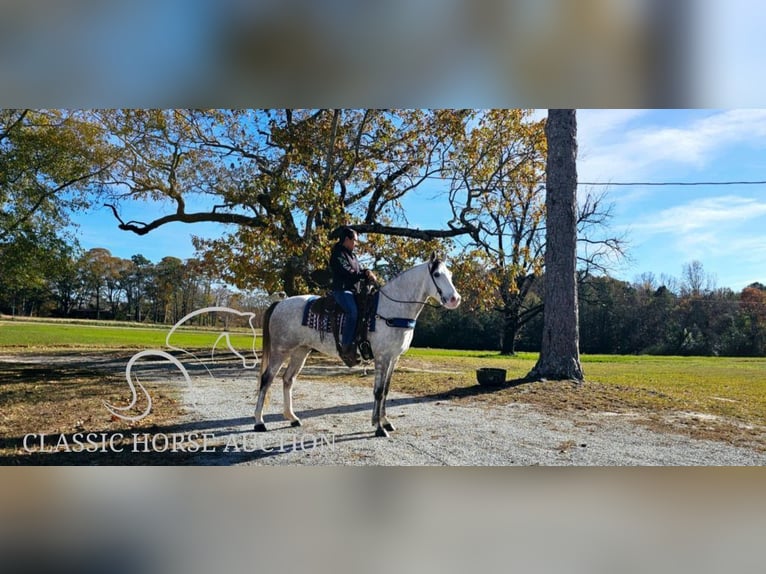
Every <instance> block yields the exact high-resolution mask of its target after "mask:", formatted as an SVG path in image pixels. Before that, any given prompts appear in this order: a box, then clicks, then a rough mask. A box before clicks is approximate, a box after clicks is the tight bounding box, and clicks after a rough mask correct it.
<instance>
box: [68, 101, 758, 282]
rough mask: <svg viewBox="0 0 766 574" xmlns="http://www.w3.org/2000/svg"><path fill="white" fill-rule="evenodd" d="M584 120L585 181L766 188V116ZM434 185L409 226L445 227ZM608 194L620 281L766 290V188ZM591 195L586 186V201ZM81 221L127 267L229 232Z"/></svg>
mask: <svg viewBox="0 0 766 574" xmlns="http://www.w3.org/2000/svg"><path fill="white" fill-rule="evenodd" d="M539 114H540V117H543V116H544V115H545V111H540V112H539ZM577 119H578V145H579V155H578V176H579V180H580V181H581V182H586V181H589V182H604V183H610V182H646V181H651V182H663V181H673V182H676V181H685V182H699V181H740V180H748V181H749V180H766V110H720V111H719V110H578V112H577ZM429 184H430V185H429V187H428V189H424V190H423V191H421V192H420V193H418V194H417V195H415V196H413V197H412V198H410V200H409V201H408V202H407V203H405V206H406V209H407V215H408V219H409V222H410V224H411V225H415V226H419V227H444V221H446V219H447V218H448V217H449V209H448V207H447V206H446V199H441V200H440V199H439V198H438V193H439V191H440V190H439V188H438V182H429ZM601 189H603V188H601V187H599V188H594V191H599V190H601ZM606 189H607V191H608V200H609V201H610V202H612V203H613V204H614V218H613V220H612V222H611V224H612V227H613V228H614V229H615V231H617V232H619V233H622V232H625V233H627V239H628V242H629V257H630V258H629V260H626V261H623V262H622V263H620V264H618V266H617V267H615V269H614V272H613V273H612V275H613V276H615V277H618V278H620V279H625V280H628V281H632V280H634V279H635V278H636V277H637V276H638V275H640V274H641V273H644V272H652V273H654V274H655V276H657V277H658V278H659V277H660V275H662V274H665V275H668V276H672V277H680V275H681V270H682V266H683V265H684V264H685V263H689V262H691V261H693V260H699V261H701V262H702V264H703V266H704V269H705V271H706V272H708V273H710V274H711V275H712V276H714V278H715V281H716V285H717V286H718V287H730V288H732V289H735V290H739V289H742V288H743V287H745V286H746V285H748V284H749V283H752V282H753V281H760V282H762V283H766V185H747V186H741V185H737V186H714V185H704V186H694V187H673V186H666V187H654V186H640V185H639V186H630V187H622V186H619V187H618V186H612V187H607V188H606ZM587 191H588V189H587V188H586V187H585V186H581V187H580V194H584V193H586V192H587ZM164 207H165V208H166V209H170V206H169V205H168V206H164ZM162 209H163V206H161V205H149V204H141V203H135V204H132V205H129V204H125V205H123V206H122V208H121V213H122V217H123V219H125V220H129V219H138V220H141V219H143V220H149V219H151V218H153V217H155V216H156V215H157V214H158V213H160V210H162ZM75 220H76V221H77V222H78V223H79V224H80V230H79V238H80V242H81V244H82V246H83V247H84V248H85V249H89V248H91V247H106V248H107V249H109V250H110V251H111V252H112V254H113V255H116V256H119V257H124V258H128V257H130V256H131V255H134V254H136V253H141V254H143V255H144V256H146V257H148V258H149V259H150V260H152V261H159V260H160V259H161V258H162V257H163V256H165V255H173V256H176V257H180V258H182V259H183V258H188V257H192V256H193V255H194V249H193V247H192V243H191V235H192V234H195V235H202V236H207V237H214V236H217V235H220V233H221V232H222V230H223V226H220V225H215V224H195V225H184V224H180V223H175V224H171V225H168V226H166V227H164V228H160V229H157V230H155V231H153V232H151V233H149V234H148V235H146V236H142V237H139V236H136V235H134V234H132V233H129V232H124V231H120V230H119V229H117V225H116V221H115V220H114V218H113V217H112V214H111V212H110V211H109V210H108V209H106V208H96V209H94V210H92V211H91V212H89V213H87V214H82V215H79V216H77V217H75Z"/></svg>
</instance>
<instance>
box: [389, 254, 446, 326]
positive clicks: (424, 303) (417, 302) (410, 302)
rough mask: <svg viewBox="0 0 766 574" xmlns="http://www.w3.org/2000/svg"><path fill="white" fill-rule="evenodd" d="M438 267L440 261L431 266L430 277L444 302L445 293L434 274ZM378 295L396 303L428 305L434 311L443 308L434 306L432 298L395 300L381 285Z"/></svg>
mask: <svg viewBox="0 0 766 574" xmlns="http://www.w3.org/2000/svg"><path fill="white" fill-rule="evenodd" d="M438 265H439V263H438V261H436V262H435V265H434V267H433V268H432V267H431V266H430V265H429V268H428V276H429V277H430V278H431V281H433V282H434V286H435V287H436V291H437V292H438V293H439V296H440V297H441V298H442V300H444V293H442V290H441V287H439V285H438V284H437V283H436V279H434V274H433V269H435V268H436V267H438ZM378 293H380V294H381V295H383V296H384V297H385V298H386V299H388V300H389V301H393V302H394V303H405V304H411V305H428V306H429V307H433V308H434V309H439V308H441V305H434V304H433V303H430V302H429V301H428V299H430V298H431V297H430V296H429V297H428V299H426V300H425V301H401V300H399V299H394V298H393V297H391V296H390V295H388V294H387V293H385V292H384V291H383V287H381V286H380V285H379V286H378ZM382 318H383V317H381V319H382Z"/></svg>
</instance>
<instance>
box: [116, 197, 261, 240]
mask: <svg viewBox="0 0 766 574" xmlns="http://www.w3.org/2000/svg"><path fill="white" fill-rule="evenodd" d="M104 206H105V207H109V208H111V210H112V213H114V217H115V218H116V219H117V221H119V222H120V224H119V226H118V227H119V228H120V229H122V230H123V231H132V232H133V233H135V234H136V235H146V234H147V233H149V232H150V231H153V230H155V229H157V228H158V227H160V226H162V225H165V224H167V223H173V222H179V223H200V222H203V221H206V222H211V223H232V224H235V225H243V226H245V227H266V226H267V225H268V222H267V221H265V220H264V219H263V218H261V217H248V216H246V215H241V214H239V213H220V212H216V211H212V212H199V213H185V212H183V211H181V212H176V213H172V214H170V215H165V216H164V217H160V218H158V219H155V220H154V221H151V222H149V223H144V222H141V221H128V222H127V223H126V222H124V221H123V220H122V218H120V216H119V214H118V213H117V208H116V207H115V206H114V205H111V204H108V203H107V204H104Z"/></svg>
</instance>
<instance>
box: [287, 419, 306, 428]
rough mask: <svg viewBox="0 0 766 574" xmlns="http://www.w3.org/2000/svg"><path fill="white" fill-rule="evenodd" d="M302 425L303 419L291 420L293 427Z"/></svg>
mask: <svg viewBox="0 0 766 574" xmlns="http://www.w3.org/2000/svg"><path fill="white" fill-rule="evenodd" d="M302 425H303V423H302V422H301V421H298V420H295V421H291V422H290V426H291V427H299V426H302Z"/></svg>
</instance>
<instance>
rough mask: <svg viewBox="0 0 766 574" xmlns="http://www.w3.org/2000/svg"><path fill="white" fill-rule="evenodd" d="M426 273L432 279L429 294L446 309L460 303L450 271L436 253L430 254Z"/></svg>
mask: <svg viewBox="0 0 766 574" xmlns="http://www.w3.org/2000/svg"><path fill="white" fill-rule="evenodd" d="M428 273H429V274H430V275H431V279H432V280H433V281H432V283H433V285H432V288H431V290H432V292H431V293H429V294H430V295H431V296H432V297H433V298H434V299H437V300H438V301H440V302H441V304H442V305H444V306H445V307H446V308H447V309H457V308H458V306H459V305H460V293H458V292H457V289H456V288H455V285H454V284H453V283H452V272H451V271H450V270H449V269H447V266H446V265H445V264H444V262H443V261H441V260H440V259H439V258H438V257H437V256H436V253H432V254H431V260H430V261H429V262H428Z"/></svg>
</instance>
